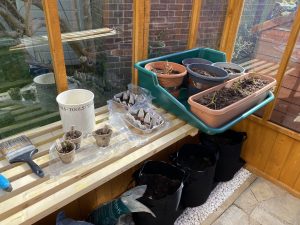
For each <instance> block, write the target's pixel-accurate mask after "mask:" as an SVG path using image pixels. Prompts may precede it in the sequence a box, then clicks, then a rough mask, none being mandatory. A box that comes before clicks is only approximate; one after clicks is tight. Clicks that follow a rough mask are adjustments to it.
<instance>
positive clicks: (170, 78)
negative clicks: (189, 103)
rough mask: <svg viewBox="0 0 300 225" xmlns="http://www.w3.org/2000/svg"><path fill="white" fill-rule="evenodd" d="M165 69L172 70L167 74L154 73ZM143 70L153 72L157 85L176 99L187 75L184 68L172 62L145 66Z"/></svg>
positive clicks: (153, 63) (160, 62)
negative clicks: (156, 78)
mask: <svg viewBox="0 0 300 225" xmlns="http://www.w3.org/2000/svg"><path fill="white" fill-rule="evenodd" d="M166 68H172V70H170V72H169V73H168V74H164V73H157V72H156V73H155V70H165V69H166ZM145 69H147V70H150V71H152V72H154V73H155V74H156V75H157V77H158V81H159V84H160V85H161V86H163V87H164V88H166V89H167V90H168V91H169V92H170V93H171V94H172V95H173V96H175V97H178V95H179V91H180V85H181V84H182V82H183V78H184V76H185V75H186V74H187V70H186V68H185V67H184V66H182V65H180V64H178V63H173V62H167V61H159V62H152V63H148V64H146V66H145ZM174 71H176V73H174Z"/></svg>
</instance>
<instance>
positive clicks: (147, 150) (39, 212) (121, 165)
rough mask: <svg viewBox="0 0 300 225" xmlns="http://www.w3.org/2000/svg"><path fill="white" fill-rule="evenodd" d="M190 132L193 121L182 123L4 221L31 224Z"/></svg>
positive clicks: (6, 222) (5, 222)
mask: <svg viewBox="0 0 300 225" xmlns="http://www.w3.org/2000/svg"><path fill="white" fill-rule="evenodd" d="M191 132H192V133H193V132H195V128H192V127H191V126H190V125H184V126H180V127H179V128H178V129H176V130H174V131H173V132H171V133H169V134H167V135H165V136H163V137H161V138H159V139H157V140H155V141H153V142H151V143H150V144H148V145H146V146H144V147H142V148H140V149H139V150H138V151H134V152H132V153H131V154H127V155H126V156H124V157H122V158H120V159H119V160H117V161H115V162H113V163H110V164H108V165H106V166H105V167H104V168H102V169H100V170H96V171H95V172H93V173H88V174H87V175H86V176H83V177H82V179H80V180H78V181H76V182H72V184H71V185H69V186H67V187H65V188H63V189H60V190H58V191H57V192H56V193H55V194H54V195H50V196H49V195H48V196H47V197H46V198H44V199H43V201H38V202H37V203H35V204H31V205H27V206H28V207H26V208H23V209H20V211H18V212H17V213H15V214H13V215H11V216H10V217H8V218H6V219H4V220H3V221H2V222H3V223H4V224H16V223H19V224H32V223H34V222H36V221H38V220H39V219H41V218H43V217H45V216H47V215H49V214H50V213H51V212H53V211H55V210H56V209H57V208H60V207H62V206H64V205H66V204H68V203H70V202H72V201H73V200H75V199H77V198H79V197H80V196H82V195H84V194H86V193H88V192H89V191H91V190H93V189H95V188H97V187H99V186H100V185H102V184H103V183H105V182H107V181H108V180H110V179H112V178H114V177H116V176H118V175H119V174H121V173H123V172H124V171H126V170H128V169H130V168H131V167H133V166H135V165H137V164H138V163H140V162H142V161H144V160H145V159H147V158H149V157H151V156H152V155H153V154H156V153H157V152H159V151H161V150H163V149H164V148H166V147H167V146H170V145H171V144H173V143H175V142H177V141H178V140H180V139H182V138H184V137H186V136H187V135H189V134H191ZM54 196H55V198H54Z"/></svg>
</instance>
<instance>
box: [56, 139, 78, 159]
mask: <svg viewBox="0 0 300 225" xmlns="http://www.w3.org/2000/svg"><path fill="white" fill-rule="evenodd" d="M75 149H76V146H75V144H74V143H72V142H71V141H63V142H60V141H58V140H57V141H56V151H57V154H58V156H59V158H60V159H61V161H62V162H63V163H71V162H72V161H73V160H74V159H75Z"/></svg>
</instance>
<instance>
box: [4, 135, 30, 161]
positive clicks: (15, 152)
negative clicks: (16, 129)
mask: <svg viewBox="0 0 300 225" xmlns="http://www.w3.org/2000/svg"><path fill="white" fill-rule="evenodd" d="M34 149H35V146H34V145H33V144H32V143H31V141H30V140H29V138H28V137H26V136H24V135H23V136H20V137H17V138H14V139H11V140H7V141H5V142H3V143H0V151H1V152H2V154H3V155H4V156H5V157H6V158H7V159H8V161H10V160H11V159H14V158H16V157H18V156H20V155H22V154H24V153H26V152H30V151H33V150H34Z"/></svg>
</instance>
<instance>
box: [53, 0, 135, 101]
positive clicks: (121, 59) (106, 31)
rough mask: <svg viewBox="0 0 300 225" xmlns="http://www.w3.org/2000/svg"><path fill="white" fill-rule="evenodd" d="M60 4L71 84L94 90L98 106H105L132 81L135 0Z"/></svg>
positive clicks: (92, 0)
mask: <svg viewBox="0 0 300 225" xmlns="http://www.w3.org/2000/svg"><path fill="white" fill-rule="evenodd" d="M58 5H59V15H60V23H61V29H62V34H63V35H62V39H63V42H64V45H63V47H64V56H65V63H66V70H67V75H68V80H69V88H84V89H88V90H90V91H92V92H93V93H94V94H95V99H94V100H95V106H96V107H99V106H103V105H104V104H106V101H107V100H108V99H110V98H111V97H112V95H113V94H114V93H117V92H120V91H121V90H124V89H125V88H126V86H127V84H128V83H129V82H130V81H131V68H132V0H106V1H103V0H86V1H79V0H69V1H63V0H59V1H58ZM116 30H117V31H116ZM66 33H68V34H66ZM69 35H71V37H70V36H69Z"/></svg>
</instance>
